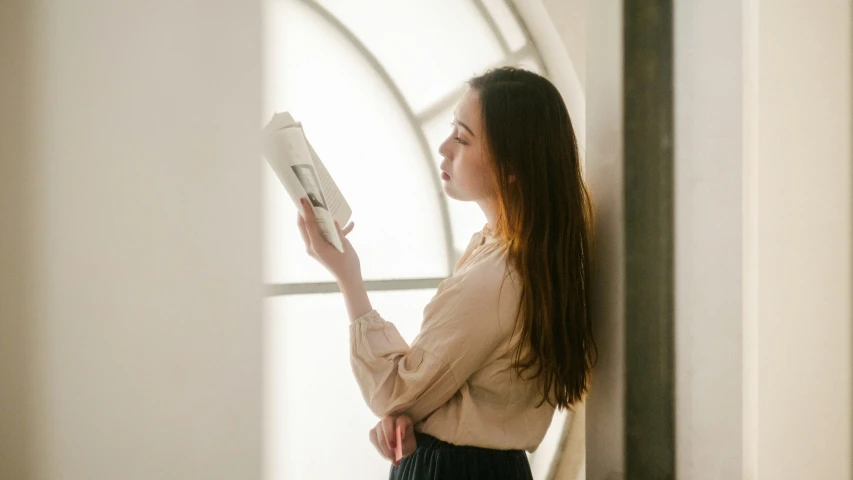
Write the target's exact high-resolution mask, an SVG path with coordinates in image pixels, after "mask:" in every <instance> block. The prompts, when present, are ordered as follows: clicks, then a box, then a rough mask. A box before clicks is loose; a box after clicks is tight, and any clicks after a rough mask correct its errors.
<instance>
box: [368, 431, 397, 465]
mask: <svg viewBox="0 0 853 480" xmlns="http://www.w3.org/2000/svg"><path fill="white" fill-rule="evenodd" d="M373 430H375V431H376V447H377V448H378V449H379V453H381V454H382V456H383V457H385V458H387V459H388V460H391V461H392V462H393V461H394V450H393V449H392V448H389V447H388V439H387V438H386V436H385V429H384V428H382V426H381V422H380V423H377V424H376V427H374V428H373Z"/></svg>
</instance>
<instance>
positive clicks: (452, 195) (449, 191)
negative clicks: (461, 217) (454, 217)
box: [442, 182, 462, 201]
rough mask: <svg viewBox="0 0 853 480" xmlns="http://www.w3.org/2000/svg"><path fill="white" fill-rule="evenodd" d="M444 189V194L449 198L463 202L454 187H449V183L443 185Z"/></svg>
mask: <svg viewBox="0 0 853 480" xmlns="http://www.w3.org/2000/svg"><path fill="white" fill-rule="evenodd" d="M442 189H443V190H444V194H445V195H447V196H448V197H450V198H452V199H454V200H460V201H461V200H462V199H461V198H460V197H459V195H458V194H457V192H456V191H455V190H454V189H453V187H451V186H450V185H448V184H447V182H445V183H444V185H442Z"/></svg>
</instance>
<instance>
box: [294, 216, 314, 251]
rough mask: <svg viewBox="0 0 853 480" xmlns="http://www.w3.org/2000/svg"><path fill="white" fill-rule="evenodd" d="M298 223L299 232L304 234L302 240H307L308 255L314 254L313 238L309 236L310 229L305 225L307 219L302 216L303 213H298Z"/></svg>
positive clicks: (306, 249)
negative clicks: (312, 247)
mask: <svg viewBox="0 0 853 480" xmlns="http://www.w3.org/2000/svg"><path fill="white" fill-rule="evenodd" d="M296 225H297V226H298V227H299V234H300V235H302V241H303V242H305V251H307V252H308V255H312V253H313V250H312V249H311V239H310V238H309V237H308V229H307V228H306V227H305V219H303V218H302V215H299V214H298V213H297V214H296Z"/></svg>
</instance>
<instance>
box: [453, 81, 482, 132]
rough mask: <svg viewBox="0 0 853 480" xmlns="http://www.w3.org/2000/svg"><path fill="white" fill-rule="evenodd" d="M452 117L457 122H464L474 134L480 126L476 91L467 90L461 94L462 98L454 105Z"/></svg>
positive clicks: (478, 100)
mask: <svg viewBox="0 0 853 480" xmlns="http://www.w3.org/2000/svg"><path fill="white" fill-rule="evenodd" d="M453 115H454V116H455V117H456V119H457V120H459V121H461V122H464V123H465V124H467V125H468V126H469V127H471V129H472V130H474V131H475V132H476V131H478V130H479V126H480V94H479V93H478V92H477V90H474V89H473V88H469V89H468V90H466V91H465V93H464V94H462V98H460V99H459V102H458V103H457V104H456V109H455V110H454V111H453Z"/></svg>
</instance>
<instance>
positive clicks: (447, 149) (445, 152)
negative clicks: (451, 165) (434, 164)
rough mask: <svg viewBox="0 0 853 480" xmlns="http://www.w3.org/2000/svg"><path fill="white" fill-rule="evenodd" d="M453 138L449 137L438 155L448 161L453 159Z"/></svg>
mask: <svg viewBox="0 0 853 480" xmlns="http://www.w3.org/2000/svg"><path fill="white" fill-rule="evenodd" d="M451 141H452V140H451V138H450V137H447V138H445V139H444V141H443V142H441V145H439V146H438V154H439V155H441V157H442V158H444V159H448V158H450V157H451V153H452V150H451Z"/></svg>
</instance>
